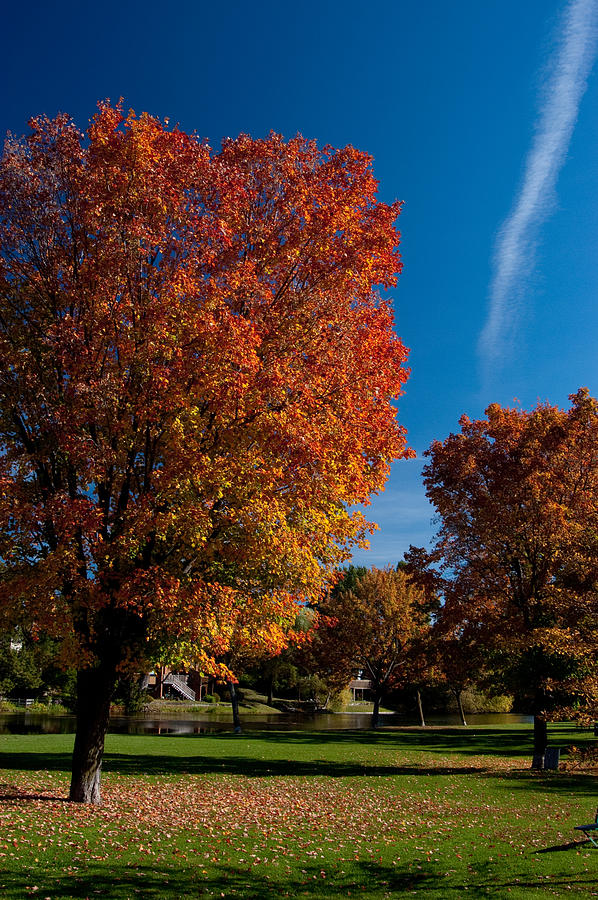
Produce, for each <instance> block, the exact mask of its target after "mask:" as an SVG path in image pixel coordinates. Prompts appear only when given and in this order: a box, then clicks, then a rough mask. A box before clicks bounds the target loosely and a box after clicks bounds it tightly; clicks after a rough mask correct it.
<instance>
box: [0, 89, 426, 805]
mask: <svg viewBox="0 0 598 900" xmlns="http://www.w3.org/2000/svg"><path fill="white" fill-rule="evenodd" d="M30 124H31V134H30V135H29V136H28V137H27V138H26V139H23V140H17V139H14V138H12V137H11V138H9V139H8V141H7V143H6V148H5V152H4V156H3V158H2V162H1V164H0V560H2V564H3V571H2V576H1V578H0V610H6V611H8V610H13V611H15V613H16V612H18V611H20V610H21V608H22V607H23V605H25V606H26V608H27V610H28V614H29V616H30V618H31V620H32V621H35V622H36V623H37V624H38V626H39V628H40V629H42V630H44V631H46V632H47V633H48V634H49V635H51V636H54V637H56V638H58V639H60V640H61V641H62V643H63V656H64V658H69V659H70V660H71V661H72V662H73V663H76V665H77V667H78V675H77V684H78V705H77V726H76V738H75V747H74V753H73V770H72V780H71V789H70V799H71V800H74V801H82V802H99V800H100V770H101V760H102V754H103V747H104V735H105V732H106V728H107V723H108V715H109V708H110V700H111V697H112V694H113V691H114V685H115V683H116V680H117V678H118V676H119V675H123V674H126V673H127V672H131V671H132V672H136V671H139V670H140V669H142V668H143V667H145V666H149V665H151V664H152V662H155V661H157V660H165V661H167V657H168V658H169V659H170V660H174V659H179V660H183V661H186V662H189V663H190V662H194V663H195V665H196V666H197V667H199V668H200V669H203V670H207V669H211V670H212V671H214V672H216V671H220V674H223V673H222V670H219V669H218V666H217V665H216V664H215V662H214V660H215V658H217V657H219V656H221V655H222V654H223V653H224V652H226V650H227V646H228V645H227V641H228V635H230V633H231V627H232V626H231V625H230V623H227V618H228V613H229V612H230V619H231V621H232V623H233V624H234V621H235V618H236V613H235V611H236V610H237V609H239V608H244V607H245V606H246V605H247V604H248V603H250V604H252V605H257V606H259V607H260V608H261V610H262V615H263V622H264V625H265V626H266V625H267V623H268V622H269V623H270V624H271V627H272V633H273V634H274V633H276V629H277V618H276V616H277V613H276V609H277V606H278V605H279V604H283V605H286V604H292V603H295V602H298V603H301V602H304V601H305V600H309V599H310V598H315V597H317V596H319V595H320V594H321V592H322V590H323V589H324V588H325V586H326V584H327V583H328V579H329V577H330V573H331V572H332V571H333V570H334V569H335V568H336V567H337V566H338V565H339V564H342V562H343V561H344V560H345V559H346V558H347V557H348V553H349V551H350V547H351V545H353V544H355V543H356V542H357V543H359V542H362V541H363V540H364V539H365V536H366V534H367V532H368V523H367V522H366V521H365V519H364V518H363V516H362V515H361V514H360V513H359V512H358V511H353V512H351V508H354V506H355V504H359V503H361V502H363V501H365V500H367V498H368V496H369V495H370V494H371V492H372V491H375V490H378V489H379V488H380V487H381V486H382V485H383V483H384V481H385V479H386V476H387V473H388V467H389V464H390V461H391V460H392V459H394V458H397V457H401V456H405V455H409V451H408V450H407V449H406V445H405V435H404V430H403V429H402V428H401V427H400V425H399V424H398V422H397V417H396V410H395V407H394V406H393V404H392V402H391V400H392V398H393V397H395V396H397V395H398V394H400V393H401V392H402V386H403V384H404V382H405V380H406V378H407V375H408V372H407V370H406V369H405V367H404V364H405V360H406V355H407V354H406V350H405V348H404V346H403V345H402V343H401V341H400V340H399V338H398V337H397V336H396V334H395V333H394V331H393V321H392V311H391V305H390V301H389V300H387V299H384V298H382V297H380V295H379V294H378V293H377V286H381V287H383V288H388V287H390V286H392V285H394V284H395V283H396V275H397V272H398V270H399V269H400V262H399V253H398V243H399V240H398V233H397V231H396V230H395V227H394V220H395V218H396V216H397V214H398V212H399V206H398V205H396V204H395V205H392V206H388V205H386V204H384V203H381V202H379V201H378V199H377V196H376V191H377V182H376V180H375V178H374V175H373V172H372V167H371V158H370V157H368V156H367V155H366V154H364V153H360V152H358V151H357V150H355V149H353V148H351V147H347V148H345V149H343V150H338V151H336V150H333V149H331V148H325V149H323V150H320V149H318V147H317V146H316V144H315V143H314V142H310V141H306V140H304V139H303V138H301V137H296V138H294V139H292V140H290V141H288V142H285V141H284V140H283V139H282V138H281V137H279V136H277V135H274V134H272V135H270V136H269V137H268V138H266V139H263V140H253V139H251V138H250V137H249V136H247V135H241V136H240V137H239V138H238V139H236V140H226V141H225V142H224V144H223V146H222V149H221V150H220V152H218V153H213V152H212V151H211V150H210V148H209V147H208V146H207V145H206V144H205V143H204V142H202V141H201V140H199V139H198V138H197V137H195V136H193V135H187V134H185V133H184V132H182V131H181V130H180V129H178V128H173V129H172V130H168V128H167V127H166V125H165V124H164V123H162V122H160V121H159V120H157V119H155V118H153V117H151V116H149V115H147V114H144V115H142V116H140V117H137V116H135V114H134V113H132V112H131V113H129V115H124V114H123V112H122V110H121V107H120V106H117V107H116V108H114V107H112V106H110V105H109V104H107V103H105V104H101V105H100V109H99V112H98V114H97V115H96V116H95V118H94V119H93V120H92V122H91V125H90V127H89V130H88V132H87V135H85V136H84V135H82V134H81V132H80V131H79V129H78V128H77V127H76V126H75V125H74V123H73V122H72V121H71V120H70V119H69V118H68V117H67V116H65V115H60V116H58V117H57V118H56V119H53V120H48V119H46V118H43V117H41V118H37V119H34V120H32V122H31V123H30ZM273 610H274V612H273ZM265 630H266V629H265ZM277 639H278V638H277V637H275V638H274V640H277Z"/></svg>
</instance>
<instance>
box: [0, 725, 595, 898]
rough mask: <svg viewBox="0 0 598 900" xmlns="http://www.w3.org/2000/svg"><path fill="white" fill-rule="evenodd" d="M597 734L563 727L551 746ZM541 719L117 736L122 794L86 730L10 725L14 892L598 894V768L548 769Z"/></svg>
mask: <svg viewBox="0 0 598 900" xmlns="http://www.w3.org/2000/svg"><path fill="white" fill-rule="evenodd" d="M587 740H590V736H589V734H588V733H582V734H581V735H580V733H576V732H575V730H574V729H573V728H568V727H566V726H552V727H551V743H552V744H554V745H556V746H562V747H565V746H567V745H569V744H572V743H576V744H578V745H579V744H580V743H583V742H584V741H587ZM529 745H530V733H529V729H528V728H523V727H521V726H518V727H511V728H508V727H500V728H497V727H478V728H475V729H457V728H453V729H450V728H444V729H433V730H432V729H427V730H420V729H404V730H397V731H383V732H375V733H365V732H335V733H330V732H306V731H295V732H268V733H258V732H256V733H253V734H245V735H240V736H235V735H232V734H226V735H222V736H208V735H200V736H180V737H156V736H152V737H146V736H121V735H109V736H108V738H107V746H106V758H105V764H104V776H103V792H104V803H103V805H102V806H101V807H99V808H88V807H82V806H76V805H72V804H69V803H66V802H65V799H64V798H65V796H66V793H67V789H68V780H69V763H70V752H71V748H72V736H70V735H44V736H37V735H25V736H22V735H7V736H2V737H0V770H1V771H0V801H1V802H0V896H1V897H2V898H6V900H16V898H23V897H33V896H35V897H40V898H51V900H57V898H93V897H99V896H103V897H107V898H114V900H125V898H155V900H162V898H164V900H174V898H176V900H178V898H186V897H206V896H214V897H244V898H259V897H274V896H282V897H310V898H318V897H332V898H335V897H370V898H374V897H375V898H384V897H389V898H390V897H396V896H412V895H414V894H416V895H417V894H425V895H426V896H427V897H430V898H438V900H440V898H443V900H444V898H461V897H463V896H468V897H510V898H511V897H512V898H533V897H552V896H559V897H560V896H570V895H571V894H577V895H583V896H598V849H596V850H592V849H590V845H589V844H587V843H583V842H582V838H581V836H580V833H579V832H574V831H573V826H574V825H577V824H581V823H584V822H586V821H590V820H591V819H593V815H594V812H595V808H596V805H597V803H598V798H597V791H596V788H597V787H598V781H596V778H595V777H594V776H593V775H591V774H583V773H575V772H558V773H556V772H555V773H548V772H547V773H532V772H531V771H530V770H529V768H528V765H529Z"/></svg>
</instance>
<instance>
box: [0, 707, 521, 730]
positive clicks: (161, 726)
mask: <svg viewBox="0 0 598 900" xmlns="http://www.w3.org/2000/svg"><path fill="white" fill-rule="evenodd" d="M242 721H243V725H244V727H245V728H246V729H247V731H271V730H274V731H281V730H293V731H294V730H297V729H304V730H309V731H313V730H323V731H329V730H339V729H341V730H342V729H356V728H357V729H362V728H369V727H370V716H369V715H368V714H367V713H316V714H315V715H311V716H308V715H298V714H286V713H285V714H280V715H271V716H254V717H251V716H244V717H243V720H242ZM382 721H383V724H385V725H417V724H418V723H417V721H416V720H415V719H410V718H406V717H404V716H399V715H395V714H392V715H391V714H386V715H383V716H382ZM426 721H427V723H428V725H459V724H460V722H459V717H458V716H451V715H446V716H442V717H440V716H430V717H429V718H427V719H426ZM531 721H532V717H531V716H520V715H515V714H514V713H484V714H477V715H470V716H468V717H467V722H468V724H469V725H470V726H475V725H505V724H510V725H518V724H528V723H530V722H531ZM231 729H232V723H231V721H230V719H229V718H224V717H223V718H217V719H216V718H214V717H211V718H210V717H206V718H204V719H201V718H199V717H196V718H193V719H191V718H187V719H184V718H155V717H150V716H138V717H126V716H113V717H112V718H111V719H110V726H109V728H108V731H109V732H111V733H112V734H166V735H169V734H170V735H173V734H216V733H218V732H223V731H231ZM74 731H75V717H74V716H51V715H48V714H45V713H32V712H26V711H23V712H22V713H3V714H0V734H72V733H73V732H74Z"/></svg>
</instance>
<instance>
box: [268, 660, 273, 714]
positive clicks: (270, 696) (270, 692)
mask: <svg viewBox="0 0 598 900" xmlns="http://www.w3.org/2000/svg"><path fill="white" fill-rule="evenodd" d="M273 701H274V669H272V671H271V672H270V678H269V679H268V706H272V703H273Z"/></svg>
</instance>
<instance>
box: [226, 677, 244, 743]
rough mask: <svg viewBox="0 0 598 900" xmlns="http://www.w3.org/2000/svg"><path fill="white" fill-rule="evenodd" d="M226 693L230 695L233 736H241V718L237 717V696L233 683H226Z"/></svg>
mask: <svg viewBox="0 0 598 900" xmlns="http://www.w3.org/2000/svg"><path fill="white" fill-rule="evenodd" d="M227 684H228V692H229V694H230V705H231V707H232V711H233V726H234V729H235V734H241V716H240V715H239V695H238V694H237V688H236V687H235V683H234V681H227Z"/></svg>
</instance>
